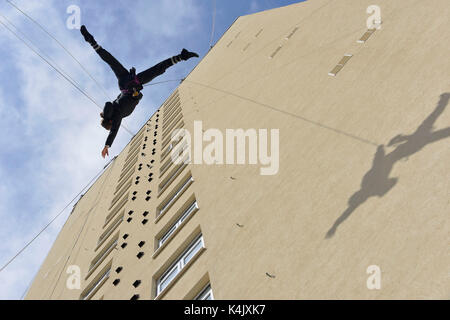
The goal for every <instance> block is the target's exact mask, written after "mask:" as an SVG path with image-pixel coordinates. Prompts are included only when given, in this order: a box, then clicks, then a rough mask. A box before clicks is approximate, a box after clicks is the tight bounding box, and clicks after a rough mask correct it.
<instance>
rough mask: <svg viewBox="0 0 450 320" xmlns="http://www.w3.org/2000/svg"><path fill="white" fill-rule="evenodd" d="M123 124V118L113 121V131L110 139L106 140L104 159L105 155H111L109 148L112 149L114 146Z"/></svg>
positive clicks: (110, 133)
mask: <svg viewBox="0 0 450 320" xmlns="http://www.w3.org/2000/svg"><path fill="white" fill-rule="evenodd" d="M121 123H122V118H120V119H114V120H113V122H112V126H111V130H109V134H108V138H106V142H105V147H104V148H103V151H102V157H103V158H104V157H105V155H109V154H108V148H110V147H111V146H112V144H113V142H114V139H115V138H116V135H117V132H118V131H119V128H120V124H121Z"/></svg>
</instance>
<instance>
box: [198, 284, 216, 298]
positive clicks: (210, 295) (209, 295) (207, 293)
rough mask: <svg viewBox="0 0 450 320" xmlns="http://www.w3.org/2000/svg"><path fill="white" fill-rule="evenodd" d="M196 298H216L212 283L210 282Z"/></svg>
mask: <svg viewBox="0 0 450 320" xmlns="http://www.w3.org/2000/svg"><path fill="white" fill-rule="evenodd" d="M194 300H214V296H213V293H212V289H211V285H210V284H208V285H207V286H206V287H205V288H204V289H203V290H202V291H201V292H200V293H199V295H198V296H197V297H195V298H194Z"/></svg>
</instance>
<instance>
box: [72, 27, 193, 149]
mask: <svg viewBox="0 0 450 320" xmlns="http://www.w3.org/2000/svg"><path fill="white" fill-rule="evenodd" d="M80 31H81V34H82V35H83V37H84V39H85V40H86V41H87V42H88V43H89V44H90V45H91V46H92V47H93V48H94V49H95V51H96V52H97V53H98V55H99V56H100V58H102V59H103V61H105V62H106V63H107V64H108V65H109V66H110V67H111V69H112V71H113V72H114V74H115V75H116V77H117V80H118V81H119V88H120V91H121V93H120V94H119V96H118V97H117V99H116V100H114V101H113V102H106V103H105V107H104V108H103V112H102V113H100V116H101V117H102V120H101V125H102V127H103V128H105V129H106V130H109V135H108V138H107V139H106V143H105V147H104V148H103V150H102V157H103V158H104V157H105V156H106V155H109V153H108V148H110V147H111V145H112V143H113V141H114V139H115V137H116V135H117V132H118V131H119V128H120V124H121V122H122V119H123V118H125V117H128V116H129V115H130V114H131V113H132V112H133V111H134V108H135V107H136V106H137V105H138V103H139V101H140V100H141V99H142V93H141V90H142V89H143V85H144V84H146V83H148V82H150V81H152V80H153V79H154V78H156V77H157V76H159V75H161V74H163V73H164V72H165V71H166V69H167V68H169V67H170V66H173V65H174V64H176V63H178V62H180V61H181V60H188V59H190V58H192V57H198V54H196V53H195V52H189V51H188V50H186V49H183V50H182V51H181V53H180V54H179V55H176V56H173V57H171V58H169V59H166V60H164V61H162V62H160V63H158V64H157V65H155V66H153V67H151V68H149V69H147V70H145V71H143V72H140V73H138V74H136V69H135V68H131V69H130V71H128V70H127V69H125V68H124V67H123V66H122V64H121V63H120V62H119V61H117V60H116V58H114V57H113V56H112V55H111V54H110V53H109V52H108V51H106V50H105V49H103V48H102V47H101V46H99V45H98V44H97V42H96V41H95V39H94V37H93V36H92V35H91V34H90V33H89V32H88V31H87V29H86V27H85V26H84V25H83V26H81V30H80Z"/></svg>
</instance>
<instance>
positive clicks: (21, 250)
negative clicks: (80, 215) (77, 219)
mask: <svg viewBox="0 0 450 320" xmlns="http://www.w3.org/2000/svg"><path fill="white" fill-rule="evenodd" d="M114 159H116V158H115V157H114V158H112V159H111V160H110V161H109V162H108V164H107V165H106V167H107V166H109V164H110V163H111V162H112V161H114ZM104 170H105V168H103V169H102V170H100V172H99V173H97V174H96V175H95V177H94V178H92V179H91V180H90V181H89V183H88V184H87V185H86V186H85V187H84V188H83V189H81V191H80V192H79V193H78V194H77V195H76V196H75V197H74V198H73V199H72V200H71V201H70V202H69V203H68V204H67V205H66V206H65V207H64V209H62V210H61V211H60V212H59V213H58V214H57V215H56V216H55V217H54V218H53V219H52V220H50V222H49V223H47V225H46V226H45V227H44V228H43V229H42V230H41V231H39V232H38V233H37V234H36V235H35V236H34V237H33V239H31V240H30V241H29V242H28V243H27V244H26V245H25V246H24V247H23V248H22V249H20V250H19V252H17V253H16V254H15V255H14V256H13V257H12V258H11V259H9V261H8V262H7V263H6V264H5V265H4V266H3V267H2V268H1V269H0V272H2V271H3V270H4V269H5V268H6V267H7V266H8V265H9V264H11V262H13V261H14V260H15V259H16V258H17V257H18V256H19V255H20V254H21V253H22V252H23V251H25V249H26V248H28V247H29V246H30V245H31V244H32V243H33V242H34V241H35V240H36V239H37V238H38V237H39V236H40V235H41V234H42V233H43V232H44V231H45V230H46V229H47V228H48V227H49V226H50V225H51V224H52V223H53V222H54V221H55V220H56V219H57V218H58V217H59V216H60V215H62V214H63V212H64V211H65V210H66V209H67V207H69V205H70V204H71V203H72V202H74V201H75V199H76V198H78V197H79V196H80V195H81V194H82V193H83V191H84V190H86V188H87V187H88V186H90V185H91V183H93V182H94V181H95V180H96V179H97V178H98V177H99V176H100V175H101V174H102V173H103V171H104Z"/></svg>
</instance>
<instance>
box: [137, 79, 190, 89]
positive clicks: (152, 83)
mask: <svg viewBox="0 0 450 320" xmlns="http://www.w3.org/2000/svg"><path fill="white" fill-rule="evenodd" d="M183 80H184V78H182V79H174V80H165V81H159V82H150V83H147V84H144V87H147V86H154V85H155V84H161V83H166V82H174V81H183Z"/></svg>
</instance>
